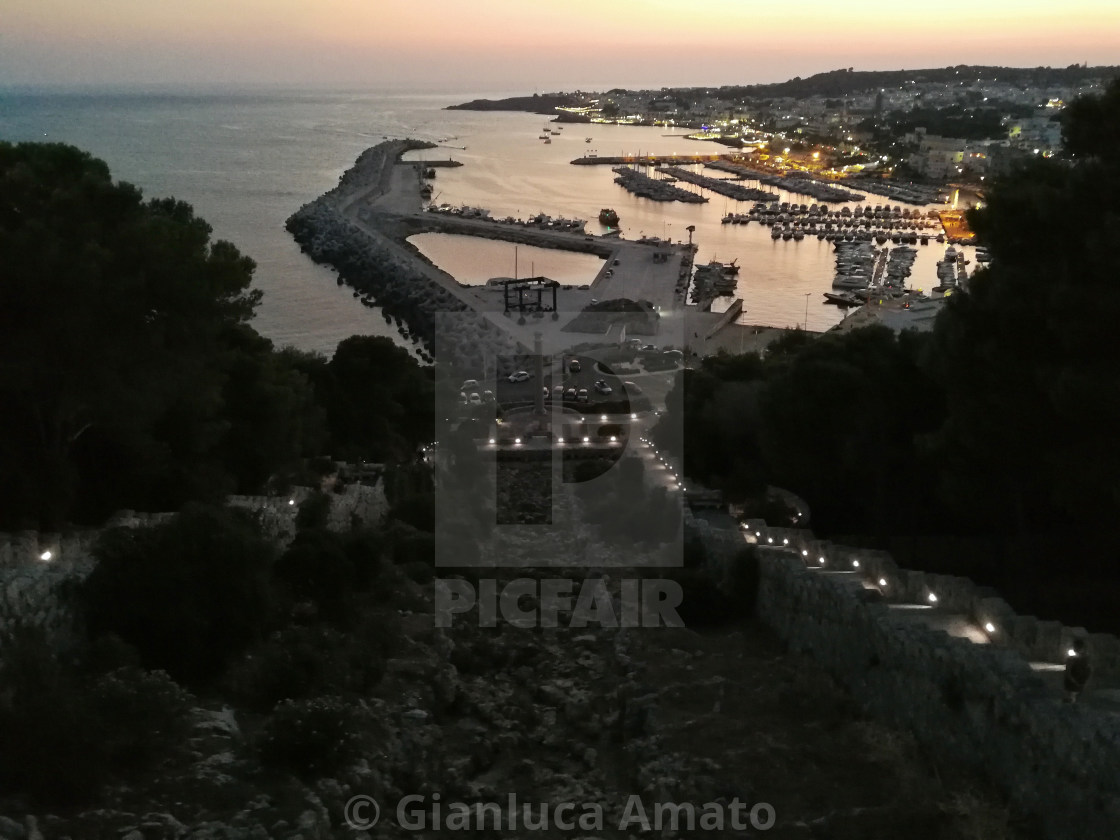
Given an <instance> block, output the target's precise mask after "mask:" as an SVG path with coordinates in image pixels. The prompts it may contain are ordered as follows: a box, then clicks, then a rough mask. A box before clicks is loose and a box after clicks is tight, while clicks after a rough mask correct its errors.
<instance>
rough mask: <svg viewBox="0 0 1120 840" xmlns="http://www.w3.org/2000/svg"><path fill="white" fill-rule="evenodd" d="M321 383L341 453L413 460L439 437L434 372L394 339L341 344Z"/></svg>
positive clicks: (348, 456) (360, 338)
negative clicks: (436, 427)
mask: <svg viewBox="0 0 1120 840" xmlns="http://www.w3.org/2000/svg"><path fill="white" fill-rule="evenodd" d="M321 384H322V389H321V394H322V397H323V399H324V400H325V403H326V407H327V421H328V425H329V429H330V435H331V441H332V445H333V451H334V453H335V455H336V456H337V457H341V458H345V459H348V460H365V461H374V462H385V461H407V460H410V459H411V458H412V457H413V455H414V454H415V452H416V450H417V448H418V447H419V446H420V445H422V444H426V443H429V442H430V441H431V440H432V439H433V437H434V436H435V425H434V413H433V406H434V385H433V378H432V371H431V369H430V368H421V367H420V366H419V365H418V364H417V363H416V360H415V359H414V358H413V357H412V355H411V354H410V353H409V352H408V351H407V350H404V349H402V348H400V347H397V346H396V345H395V344H394V343H393V342H392V341H391V340H390V339H388V338H384V337H382V336H351V337H350V338H348V339H346V340H345V341H343V342H341V343H340V344H339V345H338V349H337V350H335V354H334V357H333V358H332V359H331V361H330V363H329V364H328V366H327V371H326V376H325V378H324V381H323V382H322V383H321Z"/></svg>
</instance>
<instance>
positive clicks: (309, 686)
mask: <svg viewBox="0 0 1120 840" xmlns="http://www.w3.org/2000/svg"><path fill="white" fill-rule="evenodd" d="M367 624H368V625H370V626H373V624H374V622H372V621H371V622H363V625H362V626H363V627H366V626H367ZM369 635H370V633H368V632H366V633H364V634H357V633H343V632H342V631H339V630H336V629H334V628H331V627H325V626H315V627H298V626H296V627H289V628H286V629H285V630H282V631H279V632H278V633H276V634H275V635H274V636H273V637H272V638H270V639H269V640H268V641H267V642H264V643H262V644H260V645H257V646H256V647H254V648H253V649H252V650H251V651H250V652H249V653H247V654H246V655H245V656H244V657H243V658H242V659H241V660H239V661H238V662H237V663H235V665H234V666H233V667H232V669H231V673H230V676H229V680H228V682H229V685H230V687H231V689H232V691H233V692H234V695H235V696H236V697H238V698H239V699H240V700H241V702H243V703H245V704H246V705H247V706H249V707H250V708H252V709H255V710H257V711H267V710H270V709H272V708H273V707H274V706H275V705H276V704H277V703H279V702H280V701H282V700H303V699H306V698H308V697H313V696H317V695H323V694H330V695H339V696H347V697H355V696H361V695H364V694H366V693H368V692H369V691H370V690H371V689H372V688H374V686H376V685H377V683H378V682H379V681H380V679H381V676H382V674H383V673H384V669H385V665H384V659H383V655H382V654H381V653H380V652H379V649H380V648H390V647H391V644H390V643H388V641H387V640H375V641H374V642H373V643H370V644H363V642H366V641H370V640H368V639H367V638H364V637H368V636H369Z"/></svg>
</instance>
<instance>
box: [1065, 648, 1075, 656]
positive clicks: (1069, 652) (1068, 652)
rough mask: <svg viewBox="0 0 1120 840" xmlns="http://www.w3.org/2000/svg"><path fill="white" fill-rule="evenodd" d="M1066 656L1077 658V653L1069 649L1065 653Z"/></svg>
mask: <svg viewBox="0 0 1120 840" xmlns="http://www.w3.org/2000/svg"><path fill="white" fill-rule="evenodd" d="M1066 656H1077V651H1075V650H1074V649H1073V648H1070V649H1069V650H1067V651H1066Z"/></svg>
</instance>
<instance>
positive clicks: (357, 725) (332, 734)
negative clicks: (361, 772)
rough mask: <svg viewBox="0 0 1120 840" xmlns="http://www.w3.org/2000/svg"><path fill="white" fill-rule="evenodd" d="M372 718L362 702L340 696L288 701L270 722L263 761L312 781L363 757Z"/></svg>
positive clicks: (263, 741)
mask: <svg viewBox="0 0 1120 840" xmlns="http://www.w3.org/2000/svg"><path fill="white" fill-rule="evenodd" d="M368 718H369V714H368V712H367V711H366V710H365V708H364V707H363V706H359V705H357V704H355V703H353V702H350V701H347V700H344V699H343V698H341V697H317V698H314V699H310V700H285V701H284V702H282V703H280V704H279V705H278V706H277V707H276V709H275V711H274V712H273V714H272V716H271V717H270V718H269V719H268V720H267V721H266V722H265V725H264V730H263V732H262V734H261V741H260V757H261V761H262V762H263V763H264V765H265V766H266V767H269V768H273V769H277V770H283V771H287V772H289V773H293V774H295V775H298V776H300V777H301V778H304V779H307V780H313V779H318V778H323V777H324V776H330V775H332V774H335V773H337V772H339V771H341V770H345V769H346V768H347V767H349V766H350V765H351V764H353V763H354V762H355V761H357V760H358V759H359V758H361V757H362V754H363V750H364V748H365V746H366V745H365V743H364V738H363V736H362V732H363V729H364V728H365V725H366V722H367V720H368Z"/></svg>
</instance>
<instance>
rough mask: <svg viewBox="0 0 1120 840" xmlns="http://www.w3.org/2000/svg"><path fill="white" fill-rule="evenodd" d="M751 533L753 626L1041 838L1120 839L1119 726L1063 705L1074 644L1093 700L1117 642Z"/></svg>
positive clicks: (815, 544) (974, 591) (964, 590)
mask: <svg viewBox="0 0 1120 840" xmlns="http://www.w3.org/2000/svg"><path fill="white" fill-rule="evenodd" d="M748 527H749V530H748V531H745V532H744V533H745V535H747V536H748V539H750V541H752V542H756V543H757V544H758V545H759V553H760V558H761V562H760V566H761V583H760V591H759V596H758V603H757V612H758V616H759V618H760V619H761V620H762V621H763V622H764V623H765V624H767V625H769V626H770V627H771V628H772V629H773V630H774V631H775V632H777V634H778V635H779V636H780V637H781V638H782V639H783V640H784V641H785V642H786V643H787V644H788V645H789V646H790V648H791V649H792V650H795V651H798V652H803V653H807V654H810V655H812V656H813V657H814V658H815V659H816V660H817V661H819V662H820V663H821V664H823V665H824V666H825V667H826V668H827V669H829V670H830V671H831V672H832V673H833V674H834V675H835V676H836V677H837V679H839V680H840V682H841V683H843V684H844V685H845V686H846V687H847V688H848V689H849V690H850V691H851V692H852V694H853V696H854V698H855V699H856V701H857V702H858V703H859V704H860V705H861V706H862V707H863V708H864V709H865V710H866V711H867V712H868V713H869V714H871V715H872V716H875V717H878V718H881V719H885V720H888V721H890V722H891V723H893V724H895V725H898V726H901V727H905V728H906V729H908V730H910V731H912V732H913V733H914V734H915V735H916V736H917V738H918V739H919V741H920V742H921V743H922V746H923V747H924V748H925V749H928V750H929V751H930V753H931V754H933V755H934V756H936V757H940V758H943V759H946V760H950V761H954V762H960V763H963V764H965V765H969V766H972V767H975V768H977V769H979V770H981V771H982V772H984V773H985V774H986V775H987V776H988V777H989V778H991V779H992V780H993V781H994V782H995V783H996V784H998V785H999V786H1000V787H1001V788H1002V789H1003V790H1004V792H1005V793H1006V794H1007V795H1008V796H1009V797H1010V799H1011V800H1012V801H1013V802H1014V803H1015V805H1016V806H1017V807H1018V808H1019V809H1021V810H1022V811H1024V812H1025V813H1028V814H1031V815H1033V817H1034V818H1035V819H1036V820H1037V822H1038V824H1039V825H1041V826H1042V827H1043V829H1044V831H1045V833H1046V836H1048V837H1052V838H1055V839H1056V840H1090V838H1101V840H1104V838H1113V837H1116V836H1118V835H1117V831H1118V827H1120V714H1116V713H1113V712H1110V711H1108V710H1107V709H1103V710H1102V709H1101V708H1099V707H1093V706H1092V705H1086V704H1077V705H1070V704H1065V703H1063V702H1062V692H1061V691H1060V669H1061V663H1062V662H1063V661H1064V658H1065V650H1066V648H1068V646H1069V642H1070V640H1071V639H1072V638H1073V637H1075V636H1080V637H1082V638H1085V639H1086V642H1087V644H1088V646H1089V649H1090V655H1091V656H1092V658H1093V661H1094V679H1093V681H1092V682H1091V683H1090V688H1092V687H1093V685H1094V683H1096V684H1098V685H1100V684H1102V683H1107V682H1109V681H1110V680H1112V679H1114V678H1115V677H1116V676H1117V674H1118V673H1120V669H1118V668H1117V659H1118V657H1117V651H1118V650H1120V644H1118V643H1117V640H1116V639H1115V638H1114V637H1111V636H1104V635H1099V634H1085V633H1084V631H1083V629H1082V628H1070V627H1063V626H1062V625H1060V624H1059V623H1057V622H1047V621H1040V620H1038V619H1037V618H1034V617H1033V616H1018V615H1016V614H1015V613H1014V612H1013V611H1012V610H1011V608H1010V607H1009V606H1008V605H1007V603H1006V602H1004V601H1003V600H1002V599H1000V598H999V597H997V596H996V595H995V593H993V592H991V591H990V590H987V589H984V588H982V587H978V586H976V585H975V584H974V583H972V581H969V580H967V579H963V578H956V577H948V576H943V575H929V574H923V573H921V572H914V571H908V570H905V569H900V568H898V567H897V566H896V565H895V564H894V562H893V561H892V560H891V558H890V557H889V556H888V555H886V554H885V553H882V552H874V551H867V550H862V549H852V548H847V547H844V546H836V545H832V544H830V543H828V542H824V541H820V540H817V539H815V538H814V536H813V535H812V533H810V532H807V531H800V530H785V529H777V528H768V527H767V526H766V524H765V523H764V522H760V521H751V522H749V523H748ZM740 539H741V537H740ZM741 544H742V543H741ZM822 561H823V562H822ZM931 595H933V596H934V598H935V599H936V600H933V599H931V598H930V596H931ZM921 610H927V611H928V612H926V615H928V616H930V617H933V616H942V617H944V618H946V619H948V618H949V617H956V618H955V620H956V621H958V622H959V623H960V624H961V626H962V627H966V626H967V627H968V628H970V630H971V631H974V632H973V633H972V637H971V638H969V637H967V636H966V635H955V634H954V635H950V633H948V632H946V631H945V630H944V629H938V627H937V626H935V625H936V624H937V622H936V621H923V620H914V618H916V617H918V616H916V614H915V611H921ZM906 613H910V614H909V615H906ZM985 625H989V626H990V628H991V629H990V630H987V629H985ZM1032 663H1035V667H1032ZM1039 663H1053V667H1052V668H1051V670H1050V671H1044V670H1036V669H1037V668H1038V667H1039Z"/></svg>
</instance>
